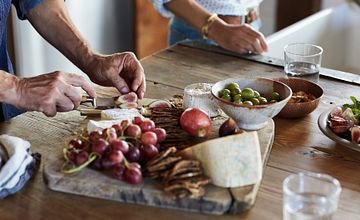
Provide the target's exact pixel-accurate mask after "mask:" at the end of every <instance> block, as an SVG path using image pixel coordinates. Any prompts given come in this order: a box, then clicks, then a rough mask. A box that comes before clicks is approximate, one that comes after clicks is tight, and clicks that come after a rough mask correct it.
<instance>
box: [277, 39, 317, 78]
mask: <svg viewBox="0 0 360 220" xmlns="http://www.w3.org/2000/svg"><path fill="white" fill-rule="evenodd" d="M322 53H323V49H322V48H321V47H319V46H317V45H313V44H305V43H293V44H288V45H286V46H285V47H284V62H285V63H284V70H285V75H286V76H287V77H301V78H304V79H306V80H310V81H313V82H318V81H319V72H320V66H321V57H322Z"/></svg>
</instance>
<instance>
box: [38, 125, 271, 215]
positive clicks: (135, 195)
mask: <svg viewBox="0 0 360 220" xmlns="http://www.w3.org/2000/svg"><path fill="white" fill-rule="evenodd" d="M214 124H216V123H214ZM258 136H259V141H260V147H261V156H262V162H263V167H265V165H266V161H267V158H268V156H269V154H270V150H271V146H272V143H273V140H274V121H273V120H271V119H270V120H269V123H268V124H267V126H266V127H264V128H263V129H261V130H259V131H258ZM220 147H221V146H220ZM57 158H58V159H57V160H53V161H51V162H49V163H47V164H45V167H44V178H45V182H46V183H47V185H48V187H49V188H50V189H52V190H55V191H60V192H65V193H71V194H78V195H82V196H89V197H95V198H101V199H108V200H115V201H119V202H126V203H135V204H143V205H150V206H157V207H164V208H174V209H180V210H185V211H192V212H201V213H208V214H225V213H231V214H235V213H241V212H243V211H245V210H247V209H248V208H250V207H251V206H252V205H253V204H254V203H255V198H256V194H257V192H258V189H259V186H260V182H259V183H257V184H254V185H249V186H244V187H238V188H220V187H216V186H214V185H211V184H210V185H208V186H206V194H205V196H204V197H203V198H201V199H188V198H183V199H176V200H173V199H171V198H170V197H169V196H168V195H166V194H165V193H164V192H163V190H162V186H161V182H160V181H157V180H151V179H148V178H145V180H144V182H143V183H142V184H140V185H138V186H134V185H130V184H127V183H125V182H122V181H119V180H116V179H114V178H112V177H111V176H109V175H107V174H105V173H101V172H99V171H96V170H92V169H88V168H85V169H83V170H82V171H80V172H78V173H74V174H63V173H62V172H61V171H60V168H61V166H62V163H63V159H62V152H61V151H59V154H58V156H57Z"/></svg>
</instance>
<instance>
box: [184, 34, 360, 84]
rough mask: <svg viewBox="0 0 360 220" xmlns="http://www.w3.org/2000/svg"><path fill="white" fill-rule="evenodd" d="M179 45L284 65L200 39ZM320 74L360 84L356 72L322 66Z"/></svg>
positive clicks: (359, 76)
mask: <svg viewBox="0 0 360 220" xmlns="http://www.w3.org/2000/svg"><path fill="white" fill-rule="evenodd" d="M179 45H182V46H187V47H192V48H197V49H201V50H205V51H209V52H214V53H219V54H223V55H228V56H233V57H238V58H241V59H245V60H251V61H255V62H258V63H263V64H267V65H271V66H277V67H282V68H283V67H284V61H283V60H282V59H278V58H275V57H269V56H265V55H257V54H239V53H236V52H232V51H228V50H225V49H223V48H221V47H219V46H216V45H209V44H206V43H204V42H200V41H188V40H186V41H181V42H180V43H179ZM320 75H321V76H325V77H329V78H333V79H336V80H341V81H345V82H350V83H353V84H357V85H360V75H357V74H353V73H349V72H344V71H339V70H333V69H328V68H323V67H322V68H321V69H320Z"/></svg>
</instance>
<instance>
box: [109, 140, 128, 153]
mask: <svg viewBox="0 0 360 220" xmlns="http://www.w3.org/2000/svg"><path fill="white" fill-rule="evenodd" d="M111 147H112V149H113V150H119V151H121V152H123V153H124V154H126V153H127V152H128V151H129V144H128V143H127V142H126V141H122V140H118V139H115V140H112V141H111Z"/></svg>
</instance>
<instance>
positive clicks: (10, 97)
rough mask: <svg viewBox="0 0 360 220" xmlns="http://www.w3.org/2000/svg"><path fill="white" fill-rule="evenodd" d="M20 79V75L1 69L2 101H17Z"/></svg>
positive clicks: (0, 98)
mask: <svg viewBox="0 0 360 220" xmlns="http://www.w3.org/2000/svg"><path fill="white" fill-rule="evenodd" d="M18 81H19V78H18V77H16V76H14V75H11V74H10V73H8V72H5V71H3V70H0V82H1V87H0V88H1V89H0V102H5V103H8V104H14V103H16V99H17V84H18Z"/></svg>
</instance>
